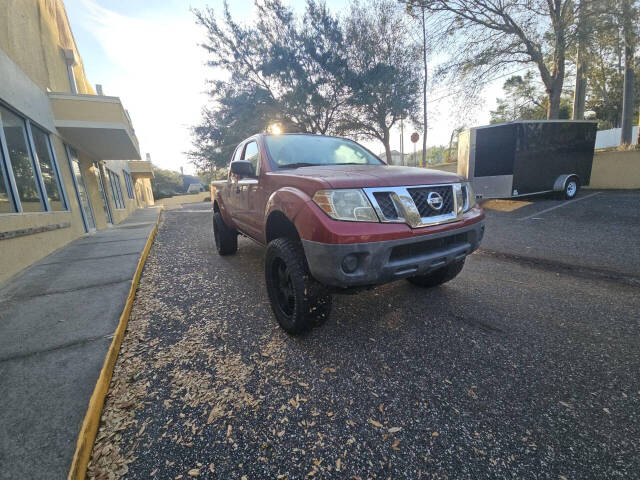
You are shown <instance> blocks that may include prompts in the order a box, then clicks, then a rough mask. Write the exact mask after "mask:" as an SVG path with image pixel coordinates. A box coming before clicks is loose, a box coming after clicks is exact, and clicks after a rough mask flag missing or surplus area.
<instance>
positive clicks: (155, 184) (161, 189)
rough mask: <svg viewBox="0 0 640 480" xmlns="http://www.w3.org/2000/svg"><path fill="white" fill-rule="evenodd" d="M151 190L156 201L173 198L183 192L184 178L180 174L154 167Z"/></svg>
mask: <svg viewBox="0 0 640 480" xmlns="http://www.w3.org/2000/svg"><path fill="white" fill-rule="evenodd" d="M153 175H154V176H153V178H152V179H151V190H152V191H153V196H154V198H156V199H160V198H166V197H172V196H174V195H176V194H179V193H181V192H182V177H180V174H179V173H178V172H174V171H173V170H165V169H162V168H158V167H157V166H155V165H154V166H153Z"/></svg>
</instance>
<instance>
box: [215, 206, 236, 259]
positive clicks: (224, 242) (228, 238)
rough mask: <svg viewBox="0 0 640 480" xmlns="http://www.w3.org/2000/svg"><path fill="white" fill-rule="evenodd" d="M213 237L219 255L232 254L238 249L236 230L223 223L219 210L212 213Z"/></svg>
mask: <svg viewBox="0 0 640 480" xmlns="http://www.w3.org/2000/svg"><path fill="white" fill-rule="evenodd" d="M213 239H214V241H215V244H216V250H217V251H218V254H219V255H233V254H234V253H236V251H237V250H238V232H236V231H235V230H233V229H232V228H229V227H228V226H227V224H226V223H224V220H223V219H222V214H221V213H220V212H214V213H213Z"/></svg>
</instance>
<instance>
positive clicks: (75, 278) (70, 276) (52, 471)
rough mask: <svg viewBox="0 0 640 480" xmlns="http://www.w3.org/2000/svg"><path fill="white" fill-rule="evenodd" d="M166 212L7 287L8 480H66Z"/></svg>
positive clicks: (2, 378)
mask: <svg viewBox="0 0 640 480" xmlns="http://www.w3.org/2000/svg"><path fill="white" fill-rule="evenodd" d="M159 213H160V210H159V209H153V208H149V209H144V210H137V211H136V212H134V213H133V214H132V215H131V216H130V217H129V218H128V219H127V220H125V221H124V222H122V223H120V224H118V225H116V226H114V227H113V228H111V229H108V230H101V231H99V232H97V233H95V234H94V235H86V236H84V237H82V238H79V239H78V240H75V241H74V242H72V243H70V244H69V245H67V246H66V247H64V248H62V249H60V250H58V251H57V252H55V253H53V254H51V255H49V256H47V257H45V258H43V259H42V260H40V261H39V262H37V263H35V264H34V265H32V266H30V267H29V268H27V269H26V270H24V271H23V272H22V273H20V274H19V275H18V276H16V277H14V278H13V279H11V280H10V281H9V282H7V283H6V284H4V285H2V286H0V465H1V466H2V467H1V468H0V479H15V478H29V479H39V478H47V479H54V478H55V479H61V478H66V476H67V473H68V471H69V467H70V464H71V459H72V458H73V453H74V449H75V444H76V439H77V435H78V432H79V430H80V426H81V424H82V420H83V418H84V415H85V412H86V410H87V406H88V404H89V398H90V397H91V393H92V392H93V388H94V386H95V384H96V380H97V378H98V375H99V374H100V369H101V368H102V363H103V361H104V358H105V355H106V353H107V350H108V348H109V345H110V343H111V337H112V335H113V332H114V330H115V328H116V326H117V324H118V320H119V318H120V315H121V313H122V310H123V308H124V304H125V301H126V298H127V294H128V293H129V288H130V286H131V279H132V277H133V274H134V272H135V270H136V267H137V263H138V259H139V257H140V253H141V252H142V249H143V248H144V246H145V243H146V241H147V238H148V236H149V234H150V232H151V230H152V229H153V227H154V226H155V224H156V221H157V218H158V215H159Z"/></svg>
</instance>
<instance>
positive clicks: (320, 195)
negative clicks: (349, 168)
mask: <svg viewBox="0 0 640 480" xmlns="http://www.w3.org/2000/svg"><path fill="white" fill-rule="evenodd" d="M313 201H314V202H315V204H316V205H318V206H319V207H320V208H321V209H322V210H323V211H324V212H325V213H326V214H327V215H329V216H330V217H331V218H333V219H335V220H348V221H351V222H379V220H378V216H377V215H376V212H375V210H374V209H373V207H372V206H371V203H369V200H368V199H367V196H366V195H365V194H364V192H363V191H362V190H355V189H354V190H347V189H345V190H318V191H317V192H316V193H315V194H314V195H313Z"/></svg>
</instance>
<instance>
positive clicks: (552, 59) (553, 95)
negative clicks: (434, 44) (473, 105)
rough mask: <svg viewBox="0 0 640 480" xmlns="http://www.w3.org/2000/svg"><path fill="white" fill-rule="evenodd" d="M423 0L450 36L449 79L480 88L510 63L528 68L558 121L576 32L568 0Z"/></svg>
mask: <svg viewBox="0 0 640 480" xmlns="http://www.w3.org/2000/svg"><path fill="white" fill-rule="evenodd" d="M421 2H422V4H423V5H424V6H425V7H426V8H427V9H428V10H429V11H430V12H432V13H433V14H435V15H438V16H439V17H441V18H440V22H439V23H443V22H444V23H446V28H447V31H448V33H449V35H450V36H452V37H454V45H455V54H454V55H453V57H452V58H451V60H450V61H449V62H447V63H446V64H445V66H444V70H445V71H446V72H448V73H449V75H450V77H451V78H461V77H462V78H467V79H469V78H471V79H472V81H473V82H475V83H476V85H482V84H483V83H482V82H483V81H484V80H485V79H486V77H487V76H489V75H490V74H491V73H495V72H497V71H502V70H503V69H504V68H505V67H506V66H508V65H513V64H520V65H532V66H534V67H535V68H536V69H537V70H538V72H539V75H540V80H541V81H542V83H543V85H544V88H545V91H546V94H547V97H548V102H547V112H546V116H547V118H548V119H555V118H558V117H559V114H560V99H561V96H562V89H563V85H564V79H565V63H566V52H567V48H568V47H569V45H570V44H571V42H572V41H573V37H574V34H575V25H574V16H575V11H574V10H575V6H574V2H573V1H572V0H513V1H509V2H503V1H498V2H496V1H494V0H475V1H472V2H470V1H466V0H421Z"/></svg>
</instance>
